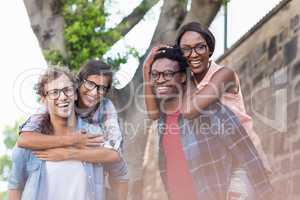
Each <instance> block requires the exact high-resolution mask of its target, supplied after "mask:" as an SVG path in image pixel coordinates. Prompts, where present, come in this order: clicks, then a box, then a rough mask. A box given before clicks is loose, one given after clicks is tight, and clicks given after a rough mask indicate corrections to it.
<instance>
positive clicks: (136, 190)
mask: <svg viewBox="0 0 300 200" xmlns="http://www.w3.org/2000/svg"><path fill="white" fill-rule="evenodd" d="M60 2H61V1H60V0H47V1H46V0H43V1H40V0H24V3H25V6H26V8H27V12H28V14H29V17H30V21H31V26H32V29H33V31H34V33H35V34H36V36H37V38H38V40H39V43H40V45H41V48H42V49H43V50H44V49H58V50H60V51H61V52H65V48H64V40H63V25H64V20H63V18H62V16H61V15H60V13H59V8H60V6H61V4H60ZM143 2H144V1H143ZM220 5H221V3H220V1H214V0H193V1H192V7H191V9H190V10H189V11H187V9H186V8H187V0H164V3H163V6H162V8H161V13H160V17H159V21H158V24H157V27H156V30H155V33H154V35H153V38H152V41H151V45H152V44H153V43H156V42H164V43H169V44H174V39H175V37H176V33H177V31H178V29H179V28H180V27H181V26H182V24H183V23H187V22H190V21H198V22H201V23H202V24H203V25H206V26H208V25H209V24H210V23H211V21H212V20H213V18H214V17H215V15H216V14H217V12H218V10H219V8H220ZM149 9H150V8H149ZM141 19H142V17H141ZM131 28H132V27H131ZM151 45H150V46H151ZM148 51H149V49H148ZM148 51H147V52H148ZM140 63H141V64H142V63H143V58H142V59H141V60H140ZM141 64H140V65H139V67H138V69H137V71H136V73H135V75H134V77H133V79H132V81H131V82H130V83H129V84H128V85H127V86H126V87H124V88H123V89H121V90H116V89H114V90H113V91H112V99H113V101H114V103H115V105H116V107H117V108H118V110H119V111H121V112H120V114H119V117H120V121H121V125H122V127H123V128H124V134H125V139H124V155H125V158H126V160H127V161H128V165H129V176H130V179H131V184H130V198H129V199H137V200H142V199H143V195H142V194H143V192H142V191H143V189H142V188H143V176H144V174H145V173H148V174H149V173H150V174H151V173H152V172H153V173H156V171H157V168H156V169H154V168H153V167H147V165H148V163H147V162H155V161H154V160H149V159H146V160H147V162H145V163H144V166H145V167H143V162H144V155H145V147H146V146H147V151H148V152H147V154H146V155H153V154H155V152H156V150H157V142H154V141H156V140H157V138H156V136H155V132H156V131H155V130H152V131H151V132H153V134H154V135H152V136H151V137H150V140H151V141H150V142H147V138H148V134H147V133H148V127H149V125H150V124H151V121H149V120H148V119H147V117H146V112H145V106H144V99H143V97H142V96H141V95H142V94H143V87H142V83H143V79H142V78H143V77H142V65H141ZM147 158H149V157H147ZM154 158H155V156H154ZM155 166H156V165H155ZM150 187H151V186H150ZM150 190H151V188H150ZM146 198H147V197H145V198H144V199H146ZM158 199H159V198H158ZM151 200H152V199H151Z"/></svg>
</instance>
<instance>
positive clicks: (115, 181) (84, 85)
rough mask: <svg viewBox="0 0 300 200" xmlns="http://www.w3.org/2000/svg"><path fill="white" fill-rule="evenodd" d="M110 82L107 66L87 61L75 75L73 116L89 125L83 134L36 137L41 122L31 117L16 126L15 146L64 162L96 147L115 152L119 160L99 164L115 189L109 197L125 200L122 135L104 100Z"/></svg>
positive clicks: (125, 180)
mask: <svg viewBox="0 0 300 200" xmlns="http://www.w3.org/2000/svg"><path fill="white" fill-rule="evenodd" d="M111 79H112V72H111V69H110V66H108V65H107V64H105V63H103V62H102V61H100V60H89V61H88V62H87V63H86V64H85V65H84V66H83V67H82V68H81V69H80V71H79V73H78V76H77V83H78V84H79V87H78V89H77V95H78V99H77V101H76V102H75V104H76V106H75V113H76V115H77V116H79V117H80V118H81V119H82V120H83V121H84V122H87V123H88V124H89V126H88V128H86V130H81V132H82V131H84V133H86V134H70V135H67V136H62V135H47V134H40V133H44V132H42V130H41V129H40V127H42V126H43V121H41V120H40V119H41V118H40V115H33V116H31V117H30V118H29V119H28V120H27V121H26V123H25V124H23V125H22V126H21V127H20V137H19V139H18V141H17V143H18V145H19V146H20V147H23V148H28V149H33V150H38V151H37V152H38V153H40V154H37V156H40V155H43V157H42V158H41V159H45V160H57V159H63V160H65V159H66V157H68V156H69V155H73V156H75V154H77V153H78V152H79V151H80V149H82V148H90V147H97V146H99V145H101V146H103V147H105V149H110V150H113V151H115V152H117V153H118V154H119V155H120V158H121V160H120V161H118V162H113V163H106V162H102V163H101V164H103V166H104V167H105V169H106V171H107V172H108V174H109V180H110V183H111V185H112V188H113V189H114V190H115V192H114V193H113V194H114V195H115V196H116V198H117V199H118V200H124V199H126V198H127V191H128V181H129V179H128V168H127V164H126V162H125V160H124V159H123V158H122V156H121V155H122V149H121V144H122V133H121V130H120V127H119V123H118V116H117V111H116V110H115V107H114V105H113V104H112V102H111V101H110V100H109V99H107V98H105V96H106V94H107V92H108V90H109V88H110V85H111ZM95 127H97V128H96V129H95ZM99 127H100V128H99ZM103 136H104V137H103ZM69 147H72V148H69ZM78 148H79V149H78ZM103 156H104V157H105V156H106V155H105V154H103Z"/></svg>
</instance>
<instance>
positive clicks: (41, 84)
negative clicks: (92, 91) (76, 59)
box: [34, 67, 77, 135]
mask: <svg viewBox="0 0 300 200" xmlns="http://www.w3.org/2000/svg"><path fill="white" fill-rule="evenodd" d="M62 75H65V76H67V77H68V78H69V79H70V81H71V82H72V83H73V87H74V90H75V89H76V88H77V82H76V79H75V77H74V75H73V74H72V73H71V72H70V70H69V69H68V68H58V67H49V68H47V70H46V71H45V72H44V73H43V74H42V75H41V76H40V78H39V81H38V82H37V83H36V84H35V86H34V90H35V92H36V94H38V95H39V96H40V97H45V96H46V91H45V85H46V84H48V83H49V82H51V81H53V80H55V79H57V78H59V77H60V76H62ZM40 117H41V124H42V131H41V132H42V133H43V134H48V135H49V134H52V133H53V126H52V124H51V122H50V115H49V113H48V112H46V113H44V114H42V115H41V116H40Z"/></svg>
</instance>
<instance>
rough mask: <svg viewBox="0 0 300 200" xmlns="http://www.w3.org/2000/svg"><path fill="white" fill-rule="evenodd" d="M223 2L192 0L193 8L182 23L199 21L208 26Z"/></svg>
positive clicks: (217, 0) (216, 0) (220, 0)
mask: <svg viewBox="0 0 300 200" xmlns="http://www.w3.org/2000/svg"><path fill="white" fill-rule="evenodd" d="M222 2H223V1H222V0H192V5H191V9H190V10H189V12H188V14H187V15H186V17H185V19H184V21H183V23H182V25H184V24H186V23H188V22H191V21H197V22H199V23H201V24H202V25H203V26H206V27H208V26H209V25H210V24H211V22H212V20H213V19H214V18H215V16H216V15H217V13H218V11H219V9H220V7H221V6H222Z"/></svg>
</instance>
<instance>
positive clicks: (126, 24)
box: [112, 0, 159, 43]
mask: <svg viewBox="0 0 300 200" xmlns="http://www.w3.org/2000/svg"><path fill="white" fill-rule="evenodd" d="M158 1H159V0H143V1H142V2H141V3H140V5H138V6H137V7H136V8H135V9H134V10H133V11H132V12H131V13H130V14H129V15H128V16H126V17H124V18H123V19H122V21H121V22H120V23H119V24H118V25H117V26H116V27H114V28H113V30H114V31H117V32H119V33H120V34H121V35H122V36H125V35H126V34H127V33H128V32H129V31H130V30H131V29H132V28H133V27H134V26H135V25H136V24H137V23H139V21H140V20H141V19H143V17H144V16H145V14H146V13H147V12H148V11H149V10H150V9H151V8H152V7H153V6H154V5H155V4H156V3H157V2H158ZM114 42H116V41H112V43H114Z"/></svg>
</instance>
